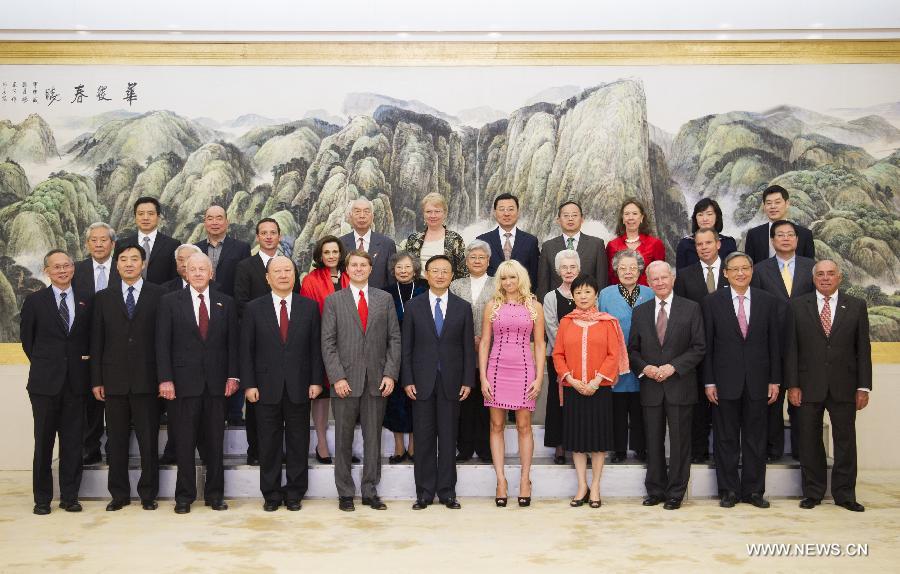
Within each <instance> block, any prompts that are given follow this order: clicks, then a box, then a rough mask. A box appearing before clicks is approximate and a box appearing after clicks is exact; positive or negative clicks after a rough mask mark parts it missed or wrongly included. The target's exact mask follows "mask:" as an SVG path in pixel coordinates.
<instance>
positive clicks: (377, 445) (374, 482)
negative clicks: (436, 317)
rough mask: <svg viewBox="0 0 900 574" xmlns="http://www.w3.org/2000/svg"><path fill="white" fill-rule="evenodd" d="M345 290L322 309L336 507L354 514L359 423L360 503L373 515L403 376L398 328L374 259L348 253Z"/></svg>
mask: <svg viewBox="0 0 900 574" xmlns="http://www.w3.org/2000/svg"><path fill="white" fill-rule="evenodd" d="M345 270H346V273H347V275H348V276H349V277H350V285H349V287H348V288H347V289H341V290H340V291H338V292H337V293H334V294H332V295H330V296H329V297H328V298H327V299H325V306H324V308H323V309H322V358H323V360H324V362H325V372H326V374H327V375H328V380H329V381H332V388H333V391H334V392H333V393H332V396H331V408H332V410H333V411H334V483H335V486H336V487H337V492H338V508H339V509H340V510H343V511H345V512H350V511H353V510H355V507H354V505H353V496H354V494H355V492H356V485H355V484H354V483H353V477H352V476H351V474H350V458H351V456H352V447H353V432H354V429H355V428H356V421H357V419H358V420H359V421H360V426H361V428H362V437H363V469H362V484H361V491H362V503H363V504H365V505H366V506H369V507H371V508H373V509H375V510H385V509H386V508H387V505H386V504H385V503H384V502H382V500H381V498H380V497H379V496H378V491H377V487H378V483H379V482H380V481H381V424H382V422H384V409H385V405H386V404H387V396H388V395H390V394H391V391H393V390H394V383H395V382H396V381H397V377H398V376H399V375H400V325H399V324H398V322H397V312H396V311H395V309H394V300H393V298H392V297H391V296H390V295H389V294H388V293H387V292H385V291H381V290H380V289H372V288H370V286H369V284H368V279H369V275H370V274H371V273H372V256H371V255H369V254H368V253H366V252H365V251H360V250H359V249H355V250H353V251H351V252H350V253H348V254H347V257H346V265H345Z"/></svg>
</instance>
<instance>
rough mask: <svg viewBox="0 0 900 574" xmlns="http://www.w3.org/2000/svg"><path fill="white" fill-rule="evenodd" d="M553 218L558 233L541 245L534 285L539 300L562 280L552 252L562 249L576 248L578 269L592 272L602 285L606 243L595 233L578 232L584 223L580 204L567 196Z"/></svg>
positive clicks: (603, 285)
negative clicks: (579, 265)
mask: <svg viewBox="0 0 900 574" xmlns="http://www.w3.org/2000/svg"><path fill="white" fill-rule="evenodd" d="M556 221H557V223H559V227H560V229H561V230H562V234H561V235H559V236H557V237H554V238H553V239H548V240H547V241H545V242H544V245H543V246H541V256H540V258H539V261H538V274H537V285H536V286H534V293H535V295H537V298H538V301H543V300H544V295H546V294H547V293H548V292H550V291H552V290H553V289H556V288H557V287H559V286H560V285H561V284H562V278H561V277H560V276H559V273H557V272H556V254H557V253H559V252H560V251H562V250H563V249H574V250H575V251H577V252H578V257H579V259H580V260H581V272H582V273H587V274H588V275H592V276H593V277H594V279H596V280H597V283H598V284H599V285H600V289H603V288H604V287H606V282H607V279H608V277H607V272H606V267H607V263H606V246H605V245H604V244H603V240H602V239H600V238H599V237H593V236H591V235H587V234H586V233H582V232H581V225H582V224H583V223H584V215H583V214H582V212H581V204H579V203H578V202H577V201H571V200H570V201H566V202H564V203H563V204H562V205H560V206H559V209H558V210H557V211H556Z"/></svg>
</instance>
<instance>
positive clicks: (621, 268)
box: [616, 265, 638, 271]
mask: <svg viewBox="0 0 900 574" xmlns="http://www.w3.org/2000/svg"><path fill="white" fill-rule="evenodd" d="M616 269H617V270H618V271H637V270H638V266H637V265H629V266H627V267H626V266H625V265H619V266H618V267H616Z"/></svg>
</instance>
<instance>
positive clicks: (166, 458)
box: [159, 453, 178, 464]
mask: <svg viewBox="0 0 900 574" xmlns="http://www.w3.org/2000/svg"><path fill="white" fill-rule="evenodd" d="M159 464H178V461H177V460H175V455H174V454H165V453H163V455H162V456H161V457H159Z"/></svg>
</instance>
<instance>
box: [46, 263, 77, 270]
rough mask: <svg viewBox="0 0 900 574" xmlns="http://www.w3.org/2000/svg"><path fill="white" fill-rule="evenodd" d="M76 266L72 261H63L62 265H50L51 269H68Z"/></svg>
mask: <svg viewBox="0 0 900 574" xmlns="http://www.w3.org/2000/svg"><path fill="white" fill-rule="evenodd" d="M72 267H74V266H73V265H72V264H71V263H62V264H60V265H54V266H53V267H48V269H50V270H51V271H66V270H67V269H71V268H72Z"/></svg>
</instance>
